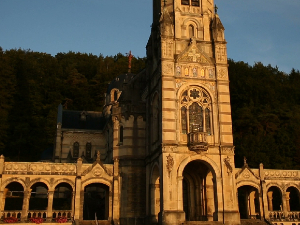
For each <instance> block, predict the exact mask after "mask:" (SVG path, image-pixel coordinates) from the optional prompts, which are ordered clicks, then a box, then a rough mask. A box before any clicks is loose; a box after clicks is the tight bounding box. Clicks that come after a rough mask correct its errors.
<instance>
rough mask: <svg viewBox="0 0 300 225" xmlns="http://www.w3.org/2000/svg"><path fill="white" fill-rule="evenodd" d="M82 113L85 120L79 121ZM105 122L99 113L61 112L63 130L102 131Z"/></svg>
mask: <svg viewBox="0 0 300 225" xmlns="http://www.w3.org/2000/svg"><path fill="white" fill-rule="evenodd" d="M82 113H84V115H85V116H86V119H85V120H82V119H81V115H82ZM105 122H106V121H105V118H104V117H103V116H102V113H101V112H93V111H71V110H62V120H61V124H62V128H65V129H83V130H102V129H103V127H104V125H105Z"/></svg>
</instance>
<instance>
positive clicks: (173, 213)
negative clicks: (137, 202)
mask: <svg viewBox="0 0 300 225" xmlns="http://www.w3.org/2000/svg"><path fill="white" fill-rule="evenodd" d="M158 222H159V224H162V225H178V224H182V223H184V222H185V212H184V211H178V210H164V211H163V212H162V213H161V212H160V213H159V214H158Z"/></svg>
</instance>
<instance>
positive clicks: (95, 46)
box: [0, 0, 300, 72]
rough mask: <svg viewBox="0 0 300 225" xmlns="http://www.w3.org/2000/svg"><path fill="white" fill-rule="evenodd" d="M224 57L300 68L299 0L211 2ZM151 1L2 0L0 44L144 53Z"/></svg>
mask: <svg viewBox="0 0 300 225" xmlns="http://www.w3.org/2000/svg"><path fill="white" fill-rule="evenodd" d="M215 3H216V4H217V6H218V8H219V9H218V14H219V16H220V18H221V20H222V22H223V25H224V27H225V29H226V30H225V37H226V40H227V42H228V46H227V48H228V57H229V58H232V59H233V60H235V61H244V62H248V63H249V64H251V65H252V64H253V63H254V62H262V63H264V64H265V65H268V64H271V65H272V66H276V65H277V66H278V68H279V70H282V71H285V72H290V70H291V69H292V68H295V69H300V59H299V52H300V1H299V0H215ZM151 21H152V1H151V0H108V1H105V0H0V46H1V47H2V48H3V49H4V50H6V49H11V48H22V49H31V50H33V51H39V52H46V53H49V54H52V55H55V54H56V53H58V52H68V51H74V52H85V53H92V54H95V55H99V54H100V53H101V54H103V55H104V56H106V55H115V54H117V53H119V52H120V53H123V54H125V53H127V52H128V51H129V50H131V51H132V53H133V55H135V56H138V57H144V56H145V45H146V43H147V40H148V37H149V34H150V25H151Z"/></svg>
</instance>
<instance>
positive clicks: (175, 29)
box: [144, 0, 240, 225]
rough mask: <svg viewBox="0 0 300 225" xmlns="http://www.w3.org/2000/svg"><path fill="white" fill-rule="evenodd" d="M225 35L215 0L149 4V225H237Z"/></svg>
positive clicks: (164, 0) (170, 0)
mask: <svg viewBox="0 0 300 225" xmlns="http://www.w3.org/2000/svg"><path fill="white" fill-rule="evenodd" d="M224 30H225V29H224V27H223V24H222V22H221V20H220V18H219V16H218V14H217V7H216V6H215V5H214V2H213V0H153V23H152V28H151V35H150V38H149V41H148V44H147V47H146V48H147V66H146V76H147V79H148V87H147V90H146V91H145V92H144V96H145V97H144V98H145V99H146V101H147V108H148V109H147V120H148V127H147V135H146V137H147V155H148V157H147V160H146V165H147V174H148V177H149V179H147V184H146V185H147V187H148V189H147V201H148V203H147V205H148V208H147V215H149V220H150V221H151V222H158V223H159V224H174V225H175V224H179V223H182V222H184V221H221V222H223V223H226V224H239V223H240V219H239V213H238V204H237V199H236V187H235V178H234V175H233V168H235V166H234V147H233V137H232V122H231V107H230V94H229V80H228V64H227V49H226V40H225V36H224ZM150 221H149V222H150Z"/></svg>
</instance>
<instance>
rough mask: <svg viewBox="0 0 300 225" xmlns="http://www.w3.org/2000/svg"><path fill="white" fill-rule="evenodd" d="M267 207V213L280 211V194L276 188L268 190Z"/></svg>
mask: <svg viewBox="0 0 300 225" xmlns="http://www.w3.org/2000/svg"><path fill="white" fill-rule="evenodd" d="M267 195H268V207H269V211H282V194H281V191H280V189H279V188H278V187H275V186H273V187H270V188H269V189H268V193H267Z"/></svg>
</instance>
